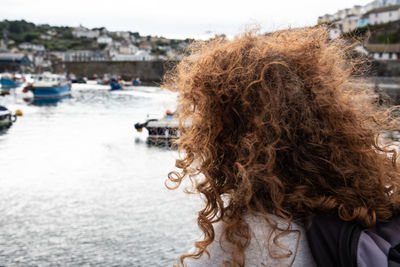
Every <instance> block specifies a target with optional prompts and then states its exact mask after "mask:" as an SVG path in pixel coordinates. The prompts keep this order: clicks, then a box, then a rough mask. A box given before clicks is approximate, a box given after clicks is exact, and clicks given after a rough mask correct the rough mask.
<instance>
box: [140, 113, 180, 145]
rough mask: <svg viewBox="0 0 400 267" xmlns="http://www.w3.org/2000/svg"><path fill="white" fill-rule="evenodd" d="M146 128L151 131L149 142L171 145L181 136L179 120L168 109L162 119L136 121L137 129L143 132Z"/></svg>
mask: <svg viewBox="0 0 400 267" xmlns="http://www.w3.org/2000/svg"><path fill="white" fill-rule="evenodd" d="M143 128H146V129H147V131H148V132H149V136H148V137H147V142H148V143H149V144H155V145H166V144H167V145H171V144H172V142H173V141H174V140H176V139H178V138H179V137H180V132H179V120H178V118H177V117H175V116H174V114H173V113H171V112H170V111H168V110H167V112H166V116H165V117H164V118H161V119H149V120H147V121H145V122H144V123H136V124H135V129H136V130H137V131H138V132H142V130H143Z"/></svg>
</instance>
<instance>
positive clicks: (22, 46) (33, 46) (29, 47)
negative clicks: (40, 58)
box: [18, 43, 46, 52]
mask: <svg viewBox="0 0 400 267" xmlns="http://www.w3.org/2000/svg"><path fill="white" fill-rule="evenodd" d="M18 47H19V49H22V50H31V51H37V52H42V51H45V50H46V49H45V48H44V46H43V45H37V44H31V43H22V44H20V45H19V46H18Z"/></svg>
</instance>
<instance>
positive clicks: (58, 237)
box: [0, 88, 199, 266]
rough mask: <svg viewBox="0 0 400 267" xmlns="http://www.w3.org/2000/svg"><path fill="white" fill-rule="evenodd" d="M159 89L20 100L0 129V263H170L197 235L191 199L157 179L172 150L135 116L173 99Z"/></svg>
mask: <svg viewBox="0 0 400 267" xmlns="http://www.w3.org/2000/svg"><path fill="white" fill-rule="evenodd" d="M175 97H176V96H175V95H173V94H169V93H166V92H163V91H162V92H158V90H157V88H155V89H154V92H151V90H149V92H134V91H133V92H132V91H130V92H126V93H125V92H119V93H117V94H113V93H110V92H108V91H99V90H97V91H96V90H81V91H74V92H73V97H72V98H70V99H66V100H64V101H61V102H59V103H57V104H56V105H52V106H35V105H28V104H26V103H24V102H21V101H19V100H18V99H15V98H13V97H3V98H0V105H6V106H7V107H10V109H12V110H15V109H22V110H23V111H24V116H23V117H20V118H18V121H17V123H15V124H14V125H13V126H12V127H11V128H10V129H9V130H8V131H6V132H4V133H2V134H0V151H1V154H0V174H1V175H0V183H1V186H0V212H1V214H2V216H0V265H6V266H9V265H25V266H26V265H29V266H57V265H60V266H89V265H90V266H91V265H98V266H170V265H172V263H173V262H175V260H176V259H177V257H178V256H179V255H180V254H181V253H184V252H186V251H187V250H188V249H189V248H190V247H191V245H192V242H193V241H194V240H195V239H197V237H198V236H199V232H198V230H197V227H196V225H195V217H196V212H197V210H198V209H199V201H198V199H197V198H196V197H194V196H191V197H190V196H186V195H184V194H183V193H181V192H175V191H173V192H171V191H168V190H167V189H166V188H165V187H164V181H165V179H166V176H167V173H168V172H169V171H170V170H171V169H172V168H173V166H174V160H175V158H176V157H177V156H178V155H177V153H176V152H174V151H169V150H166V149H159V148H151V147H150V148H149V147H148V146H147V145H146V144H145V143H144V142H136V141H135V139H138V140H143V141H144V140H145V137H146V133H141V134H139V133H136V132H135V131H134V129H133V124H134V123H135V122H139V121H144V120H145V119H146V117H147V115H148V114H154V116H162V115H163V113H164V112H165V110H166V109H171V110H173V109H174V107H175Z"/></svg>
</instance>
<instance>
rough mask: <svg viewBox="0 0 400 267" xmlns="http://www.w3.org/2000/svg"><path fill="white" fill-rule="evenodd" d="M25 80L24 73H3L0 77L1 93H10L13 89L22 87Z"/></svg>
mask: <svg viewBox="0 0 400 267" xmlns="http://www.w3.org/2000/svg"><path fill="white" fill-rule="evenodd" d="M24 82H25V79H24V77H23V76H22V75H19V74H16V75H11V74H3V75H2V76H1V78H0V84H1V94H9V93H10V90H11V89H14V88H17V87H20V86H21V85H22V84H23V83H24Z"/></svg>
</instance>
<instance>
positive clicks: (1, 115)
mask: <svg viewBox="0 0 400 267" xmlns="http://www.w3.org/2000/svg"><path fill="white" fill-rule="evenodd" d="M16 120H17V116H16V115H13V114H12V112H11V111H10V110H8V109H7V108H6V107H3V106H0V130H2V129H4V128H8V127H10V126H11V125H12V124H13V123H14V122H15V121H16Z"/></svg>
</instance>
